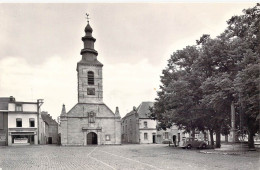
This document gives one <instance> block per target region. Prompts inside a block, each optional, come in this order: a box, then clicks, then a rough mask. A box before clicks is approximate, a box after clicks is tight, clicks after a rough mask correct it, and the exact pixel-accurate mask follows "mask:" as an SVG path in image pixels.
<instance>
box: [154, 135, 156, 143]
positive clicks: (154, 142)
mask: <svg viewBox="0 0 260 170" xmlns="http://www.w3.org/2000/svg"><path fill="white" fill-rule="evenodd" d="M153 143H156V140H155V135H153Z"/></svg>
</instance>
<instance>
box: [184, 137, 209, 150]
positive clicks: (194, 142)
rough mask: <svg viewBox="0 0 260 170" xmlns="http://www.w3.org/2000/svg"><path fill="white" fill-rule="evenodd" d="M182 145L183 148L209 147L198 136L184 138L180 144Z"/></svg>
mask: <svg viewBox="0 0 260 170" xmlns="http://www.w3.org/2000/svg"><path fill="white" fill-rule="evenodd" d="M180 147H182V148H184V149H185V148H187V149H191V148H201V149H205V148H207V143H206V142H205V141H199V140H198V139H197V138H183V139H182V142H181V144H180Z"/></svg>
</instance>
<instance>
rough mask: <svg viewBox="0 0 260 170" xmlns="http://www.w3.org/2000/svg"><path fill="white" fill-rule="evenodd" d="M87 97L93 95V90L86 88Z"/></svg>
mask: <svg viewBox="0 0 260 170" xmlns="http://www.w3.org/2000/svg"><path fill="white" fill-rule="evenodd" d="M87 94H88V95H95V88H87Z"/></svg>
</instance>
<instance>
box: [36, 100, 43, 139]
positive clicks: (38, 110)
mask: <svg viewBox="0 0 260 170" xmlns="http://www.w3.org/2000/svg"><path fill="white" fill-rule="evenodd" d="M42 104H43V99H37V112H38V114H37V125H38V144H39V143H40V142H39V141H40V130H39V129H40V123H39V115H40V107H41V106H42Z"/></svg>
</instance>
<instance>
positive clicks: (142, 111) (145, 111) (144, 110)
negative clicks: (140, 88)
mask: <svg viewBox="0 0 260 170" xmlns="http://www.w3.org/2000/svg"><path fill="white" fill-rule="evenodd" d="M150 107H153V102H142V103H141V104H140V105H139V107H138V108H137V113H138V115H139V118H149V116H150V114H151V112H150V110H149V109H150Z"/></svg>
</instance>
